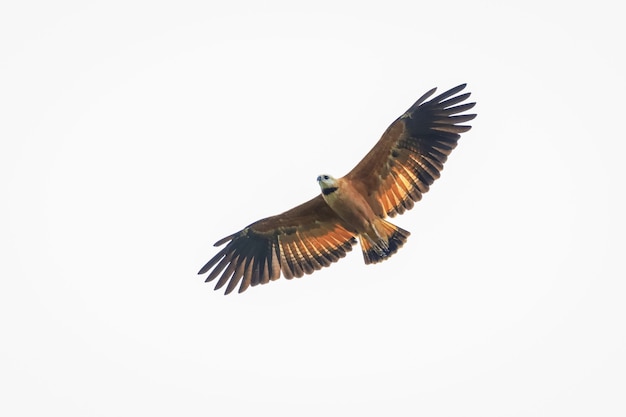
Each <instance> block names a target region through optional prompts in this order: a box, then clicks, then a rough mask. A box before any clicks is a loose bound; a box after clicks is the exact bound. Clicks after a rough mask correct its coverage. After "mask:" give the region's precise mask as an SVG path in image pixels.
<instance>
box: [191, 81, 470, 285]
mask: <svg viewBox="0 0 626 417" xmlns="http://www.w3.org/2000/svg"><path fill="white" fill-rule="evenodd" d="M464 88H465V84H462V85H459V86H457V87H454V88H452V89H450V90H448V91H446V92H445V93H443V94H440V95H438V96H436V97H434V98H432V99H431V100H429V101H426V100H427V99H428V98H429V97H430V96H432V95H433V94H434V92H435V90H436V89H435V88H433V89H432V90H430V91H428V92H427V93H426V94H424V95H423V96H422V97H420V99H419V100H417V101H416V102H415V104H413V105H412V106H411V107H410V108H409V109H408V110H407V111H406V112H405V113H404V114H403V115H402V116H400V117H399V118H398V119H396V120H395V121H394V122H393V123H392V124H391V125H390V126H389V127H388V128H387V130H386V131H385V133H383V135H382V137H381V138H380V140H379V141H378V143H376V145H375V146H374V148H372V150H371V151H370V152H369V153H368V154H367V155H365V158H363V159H362V160H361V162H359V163H358V164H357V166H356V167H354V169H353V170H352V171H350V172H349V173H348V174H347V175H346V176H344V177H342V178H333V177H332V176H330V175H320V176H318V177H317V181H318V183H319V186H320V188H321V194H319V195H318V196H317V197H315V198H313V199H311V200H309V201H307V202H306V203H304V204H301V205H299V206H297V207H294V208H292V209H291V210H288V211H286V212H284V213H282V214H279V215H276V216H272V217H267V218H265V219H262V220H259V221H256V222H254V223H252V224H250V225H249V226H247V227H245V228H244V229H243V230H240V231H239V232H237V233H234V234H232V235H230V236H227V237H225V238H223V239H220V240H219V241H218V242H217V243H215V246H221V245H223V244H225V243H227V245H226V246H225V247H224V248H223V249H222V250H220V251H219V252H218V253H217V255H215V256H214V257H213V258H211V260H210V261H209V262H207V263H206V265H204V266H203V267H202V269H200V271H199V272H198V273H199V274H204V273H207V272H209V275H208V277H207V278H206V281H207V282H208V281H212V280H214V279H216V278H218V277H219V279H218V281H217V284H216V285H215V289H216V290H218V289H220V288H222V287H223V286H224V285H226V284H228V285H227V287H226V291H225V294H229V293H230V292H232V291H233V290H234V289H235V288H236V287H237V285H239V292H243V291H245V290H246V289H247V288H248V287H249V286H251V285H252V286H255V285H257V284H266V283H268V282H269V281H273V280H276V279H278V278H280V276H281V275H283V276H284V277H285V278H287V279H291V278H293V277H298V278H299V277H302V276H303V275H304V274H311V273H313V272H314V271H316V270H318V269H321V268H322V267H325V266H330V265H331V264H332V263H333V262H337V261H338V260H339V259H340V258H343V257H344V256H345V255H346V253H347V252H349V251H350V250H352V246H353V245H354V244H356V239H357V238H358V240H359V242H360V244H361V249H362V251H363V259H364V261H365V263H366V264H370V263H377V262H380V261H384V260H385V259H387V258H389V257H390V256H391V255H393V254H394V253H396V252H397V251H398V249H399V248H400V247H401V246H402V245H403V244H404V242H406V240H407V238H408V236H409V234H410V233H409V232H408V231H406V230H404V229H402V228H400V227H398V226H395V225H393V224H392V223H390V222H388V221H386V220H385V217H387V216H390V217H394V216H395V215H396V214H402V213H404V212H405V211H406V210H409V209H411V208H412V207H413V204H414V202H416V201H419V200H420V199H421V198H422V194H424V193H425V192H426V191H428V187H429V186H430V185H431V184H432V183H433V182H434V181H435V180H436V179H437V178H439V175H440V172H441V170H442V169H443V164H444V162H445V161H446V159H447V157H448V155H449V154H450V152H452V150H453V149H454V148H455V147H456V144H457V141H458V140H459V138H460V133H463V132H466V131H468V130H469V129H470V128H471V126H468V125H463V124H462V123H465V122H468V121H470V120H472V119H474V117H476V115H475V114H460V113H463V112H465V111H467V110H470V109H471V108H472V107H474V105H475V103H465V104H460V103H463V102H464V101H466V100H467V98H468V97H469V96H470V93H464V94H458V93H459V92H461V91H462V90H463V89H464ZM457 94H458V95H457Z"/></svg>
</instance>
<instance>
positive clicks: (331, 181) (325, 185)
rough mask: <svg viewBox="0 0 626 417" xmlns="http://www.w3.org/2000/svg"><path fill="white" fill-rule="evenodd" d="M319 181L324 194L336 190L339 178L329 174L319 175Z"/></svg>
mask: <svg viewBox="0 0 626 417" xmlns="http://www.w3.org/2000/svg"><path fill="white" fill-rule="evenodd" d="M317 183H318V184H319V185H320V188H321V189H322V193H324V194H327V193H328V192H332V191H335V190H336V189H337V187H338V181H337V178H335V177H333V176H331V175H327V174H322V175H318V177H317Z"/></svg>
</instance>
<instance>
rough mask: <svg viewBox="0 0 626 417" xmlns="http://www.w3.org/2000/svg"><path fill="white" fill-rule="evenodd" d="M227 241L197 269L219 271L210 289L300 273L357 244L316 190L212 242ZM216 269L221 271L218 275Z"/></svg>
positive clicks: (242, 288) (242, 287)
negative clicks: (294, 204) (291, 205)
mask: <svg viewBox="0 0 626 417" xmlns="http://www.w3.org/2000/svg"><path fill="white" fill-rule="evenodd" d="M226 242H228V244H227V245H226V246H225V247H224V248H223V249H222V250H221V251H220V252H218V254H217V255H215V256H214V257H213V258H212V259H211V260H210V261H209V262H207V264H206V265H204V266H203V267H202V269H201V270H200V272H198V274H204V273H206V272H209V271H211V272H210V274H209V276H208V277H207V279H206V281H207V282H208V281H212V280H214V279H215V278H217V277H218V275H219V276H220V278H219V280H218V281H217V284H216V285H215V289H216V290H218V289H220V288H221V287H223V286H224V285H225V284H226V283H227V282H228V286H227V287H226V292H225V294H229V293H230V292H231V291H233V290H234V289H235V287H236V286H237V284H238V283H239V282H240V281H241V285H240V286H239V292H243V291H245V290H246V289H247V288H248V287H249V286H250V285H252V286H255V285H257V284H266V283H268V282H269V281H273V280H276V279H278V278H279V277H280V275H281V272H282V274H283V275H284V276H285V278H287V279H291V278H293V277H297V278H299V277H301V276H303V275H304V274H311V273H313V272H314V271H316V270H318V269H321V268H322V267H325V266H330V264H331V263H333V262H337V261H338V260H339V259H340V258H343V257H344V256H345V255H346V252H349V251H350V250H351V249H352V245H354V244H355V243H356V240H355V235H354V233H352V232H351V231H349V229H348V228H347V226H346V225H345V224H344V223H343V221H342V220H341V219H340V218H339V217H338V216H337V215H336V214H335V212H334V211H333V210H332V209H331V208H330V207H329V206H328V204H326V202H325V201H324V199H323V197H322V196H321V195H318V196H317V197H315V198H313V199H312V200H309V201H307V202H306V203H304V204H301V205H299V206H297V207H294V208H293V209H291V210H288V211H286V212H284V213H282V214H279V215H277V216H272V217H268V218H265V219H262V220H259V221H257V222H254V223H252V224H251V225H249V226H247V227H245V228H244V229H243V230H240V231H239V232H237V233H235V234H232V235H230V236H227V237H225V238H223V239H221V240H219V241H218V242H217V243H215V246H221V245H223V244H224V243H226ZM220 274H221V275H220Z"/></svg>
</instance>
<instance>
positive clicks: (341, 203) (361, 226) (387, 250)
mask: <svg viewBox="0 0 626 417" xmlns="http://www.w3.org/2000/svg"><path fill="white" fill-rule="evenodd" d="M317 181H318V183H319V184H320V188H321V189H322V196H323V198H324V201H326V204H328V206H329V207H330V208H331V209H332V210H333V211H334V212H335V213H337V215H338V216H339V218H340V219H341V220H342V221H343V222H344V224H345V227H346V228H347V229H348V230H351V231H352V232H354V233H355V234H356V235H357V236H358V238H359V242H361V248H362V249H363V257H364V260H365V263H366V264H369V263H375V262H378V261H381V260H384V259H386V258H388V257H389V256H391V255H392V254H394V253H395V252H396V250H397V249H398V248H399V247H400V246H402V244H404V241H405V240H406V238H407V237H408V236H409V234H410V233H409V232H407V231H406V230H402V229H400V228H399V227H397V226H394V225H392V224H391V223H389V222H387V221H386V220H384V219H382V218H380V217H379V216H377V215H376V214H375V213H374V210H372V207H371V206H370V204H369V203H368V202H367V200H366V199H365V197H364V196H363V195H362V194H361V193H360V192H359V191H358V190H357V189H356V188H355V187H354V185H352V182H351V181H350V180H349V179H347V178H339V179H335V178H333V177H332V176H330V175H320V176H319V177H317ZM329 190H330V192H328V191H329ZM394 233H397V234H398V238H400V241H398V242H397V243H396V244H395V245H394V244H393V241H394V240H393V238H392V237H393V235H394ZM390 241H391V243H390ZM394 246H395V247H394ZM372 252H373V253H372Z"/></svg>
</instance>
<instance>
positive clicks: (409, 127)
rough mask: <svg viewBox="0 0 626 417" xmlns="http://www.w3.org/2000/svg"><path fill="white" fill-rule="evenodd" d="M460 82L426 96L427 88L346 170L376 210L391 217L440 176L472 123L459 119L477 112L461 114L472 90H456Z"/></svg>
mask: <svg viewBox="0 0 626 417" xmlns="http://www.w3.org/2000/svg"><path fill="white" fill-rule="evenodd" d="M464 88H465V84H462V85H459V86H457V87H454V88H452V89H450V90H448V91H446V92H445V93H442V94H440V95H438V96H436V97H434V98H432V99H431V100H429V101H426V99H428V98H429V97H430V96H431V95H432V94H433V93H434V92H435V89H434V88H433V89H432V90H430V91H428V92H427V93H426V94H424V95H423V96H422V97H421V98H420V99H419V100H417V102H416V103H415V104H413V106H411V108H409V110H407V111H406V112H405V113H404V114H403V115H402V116H400V117H399V118H398V119H397V120H396V121H395V122H393V123H392V124H391V125H390V126H389V127H388V128H387V130H386V131H385V133H383V136H382V137H381V138H380V140H379V141H378V143H377V144H376V145H375V146H374V148H372V150H371V151H370V152H369V153H368V154H367V155H366V156H365V157H364V158H363V159H362V160H361V162H359V163H358V164H357V166H356V167H354V169H353V170H352V171H350V172H349V173H348V174H347V175H346V178H347V179H348V180H349V181H350V182H351V183H352V184H353V185H354V187H355V188H356V189H357V190H358V191H359V192H361V194H362V195H363V196H365V197H366V199H367V201H368V203H369V204H370V206H371V207H372V209H373V210H374V212H375V213H376V214H377V215H378V216H380V217H385V216H392V217H393V216H395V215H396V214H402V213H404V211H405V210H409V209H411V208H412V207H413V203H414V202H415V201H419V200H420V199H421V198H422V194H424V193H425V192H426V191H428V188H429V186H430V185H431V184H432V183H433V182H434V181H435V180H436V179H437V178H439V174H440V172H441V170H442V169H443V164H444V162H445V161H446V159H447V158H448V155H449V154H450V152H452V150H453V149H454V148H455V147H456V144H457V141H458V140H459V138H460V136H461V135H460V133H463V132H466V131H468V130H469V129H470V126H467V125H463V124H460V123H465V122H468V121H470V120H472V119H473V118H474V117H476V115H475V114H459V113H463V112H464V111H466V110H469V109H471V108H472V107H474V104H475V103H464V104H459V103H462V102H464V101H465V100H467V98H468V97H469V95H470V93H464V94H458V95H457V93H459V92H460V91H462V90H463V89H464Z"/></svg>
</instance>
